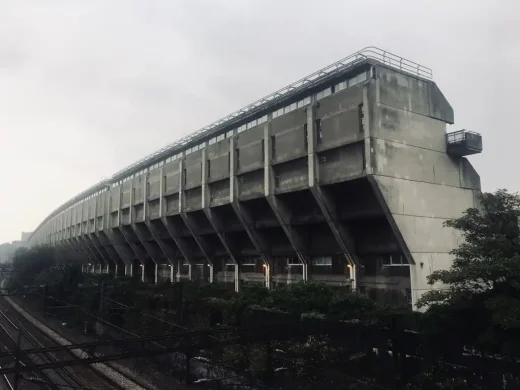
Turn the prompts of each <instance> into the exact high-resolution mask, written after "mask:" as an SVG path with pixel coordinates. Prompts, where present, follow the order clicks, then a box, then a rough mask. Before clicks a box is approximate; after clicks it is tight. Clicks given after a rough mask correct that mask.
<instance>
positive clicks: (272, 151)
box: [271, 135, 276, 158]
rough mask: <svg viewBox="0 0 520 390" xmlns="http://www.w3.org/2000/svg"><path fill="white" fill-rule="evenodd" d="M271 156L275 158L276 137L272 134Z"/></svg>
mask: <svg viewBox="0 0 520 390" xmlns="http://www.w3.org/2000/svg"><path fill="white" fill-rule="evenodd" d="M271 154H272V155H271V158H275V156H276V137H275V136H274V135H272V136H271Z"/></svg>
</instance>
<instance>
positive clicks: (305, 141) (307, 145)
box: [303, 123, 309, 151]
mask: <svg viewBox="0 0 520 390" xmlns="http://www.w3.org/2000/svg"><path fill="white" fill-rule="evenodd" d="M303 145H304V146H303V147H304V148H305V150H306V151H307V150H309V140H308V134H307V123H305V124H304V125H303Z"/></svg>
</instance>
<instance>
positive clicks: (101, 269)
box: [99, 264, 103, 274]
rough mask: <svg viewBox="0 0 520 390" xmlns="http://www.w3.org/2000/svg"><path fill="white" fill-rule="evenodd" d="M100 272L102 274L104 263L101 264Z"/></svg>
mask: <svg viewBox="0 0 520 390" xmlns="http://www.w3.org/2000/svg"><path fill="white" fill-rule="evenodd" d="M99 273H100V274H102V273H103V265H102V264H99Z"/></svg>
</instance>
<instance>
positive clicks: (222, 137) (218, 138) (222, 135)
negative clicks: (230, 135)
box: [217, 134, 226, 142]
mask: <svg viewBox="0 0 520 390" xmlns="http://www.w3.org/2000/svg"><path fill="white" fill-rule="evenodd" d="M225 136H226V135H225V134H220V135H219V136H217V142H219V141H222V140H223V139H224V137H225Z"/></svg>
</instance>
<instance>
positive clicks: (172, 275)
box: [170, 264, 174, 284]
mask: <svg viewBox="0 0 520 390" xmlns="http://www.w3.org/2000/svg"><path fill="white" fill-rule="evenodd" d="M173 271H174V269H173V265H171V264H170V283H172V284H173V281H174V273H173Z"/></svg>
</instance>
